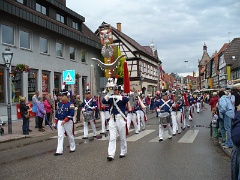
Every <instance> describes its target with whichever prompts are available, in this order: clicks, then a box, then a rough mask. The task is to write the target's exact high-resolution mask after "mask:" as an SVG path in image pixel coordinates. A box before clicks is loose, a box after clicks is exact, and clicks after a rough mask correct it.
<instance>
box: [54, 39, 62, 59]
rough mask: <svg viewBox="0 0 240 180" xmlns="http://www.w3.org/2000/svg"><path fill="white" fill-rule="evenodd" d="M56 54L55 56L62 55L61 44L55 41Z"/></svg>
mask: <svg viewBox="0 0 240 180" xmlns="http://www.w3.org/2000/svg"><path fill="white" fill-rule="evenodd" d="M56 55H57V57H63V45H62V44H61V43H58V42H57V43H56Z"/></svg>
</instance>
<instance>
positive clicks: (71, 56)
mask: <svg viewBox="0 0 240 180" xmlns="http://www.w3.org/2000/svg"><path fill="white" fill-rule="evenodd" d="M69 54H70V59H71V60H75V48H74V47H70V48H69Z"/></svg>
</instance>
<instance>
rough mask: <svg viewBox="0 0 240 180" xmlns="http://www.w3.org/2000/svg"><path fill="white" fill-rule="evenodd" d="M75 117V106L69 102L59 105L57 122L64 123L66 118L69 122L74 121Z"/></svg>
mask: <svg viewBox="0 0 240 180" xmlns="http://www.w3.org/2000/svg"><path fill="white" fill-rule="evenodd" d="M73 115H74V104H72V103H71V102H69V101H68V102H66V103H62V102H59V103H58V107H57V111H56V115H55V119H56V120H60V121H62V120H64V119H65V118H66V117H67V118H68V120H73Z"/></svg>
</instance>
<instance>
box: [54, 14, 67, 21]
mask: <svg viewBox="0 0 240 180" xmlns="http://www.w3.org/2000/svg"><path fill="white" fill-rule="evenodd" d="M56 20H57V21H59V22H61V23H64V22H65V21H64V16H62V15H61V14H58V13H57V15H56Z"/></svg>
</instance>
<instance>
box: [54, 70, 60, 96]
mask: <svg viewBox="0 0 240 180" xmlns="http://www.w3.org/2000/svg"><path fill="white" fill-rule="evenodd" d="M60 78H61V74H60V73H54V94H58V93H59V92H60Z"/></svg>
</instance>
